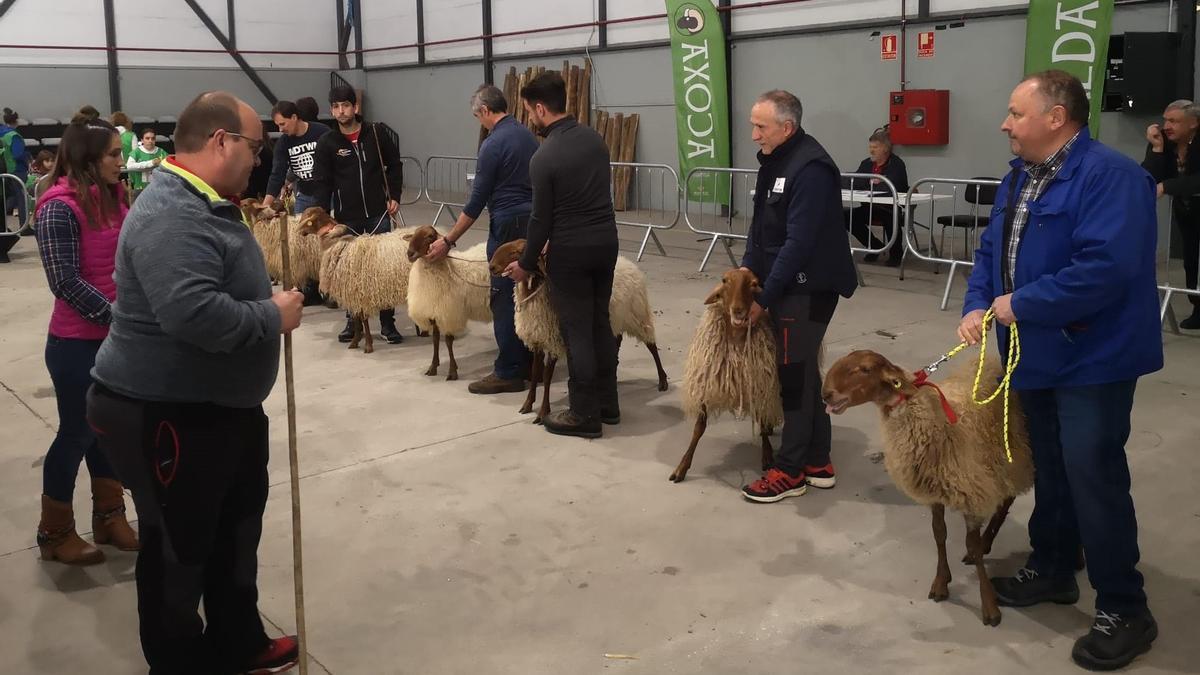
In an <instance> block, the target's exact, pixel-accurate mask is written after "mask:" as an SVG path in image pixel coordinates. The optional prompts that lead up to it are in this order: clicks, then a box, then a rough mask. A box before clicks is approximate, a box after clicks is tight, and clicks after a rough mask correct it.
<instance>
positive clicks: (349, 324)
mask: <svg viewBox="0 0 1200 675" xmlns="http://www.w3.org/2000/svg"><path fill="white" fill-rule="evenodd" d="M353 339H354V319H351V318H350V315H349V314H347V315H346V327H345V328H343V329H342V332H340V333H338V342H349V341H350V340H353Z"/></svg>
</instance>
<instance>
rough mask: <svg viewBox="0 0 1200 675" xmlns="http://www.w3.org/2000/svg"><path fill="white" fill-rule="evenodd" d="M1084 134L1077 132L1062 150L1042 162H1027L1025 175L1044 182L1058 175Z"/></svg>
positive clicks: (1081, 131) (1080, 131)
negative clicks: (1047, 178)
mask: <svg viewBox="0 0 1200 675" xmlns="http://www.w3.org/2000/svg"><path fill="white" fill-rule="evenodd" d="M1082 134H1083V130H1082V129H1080V130H1079V131H1077V132H1075V135H1074V136H1072V137H1071V138H1070V140H1068V141H1067V142H1066V143H1063V146H1062V147H1061V148H1059V149H1058V150H1056V151H1055V152H1054V154H1053V155H1050V156H1049V157H1047V158H1046V159H1045V160H1043V161H1041V162H1038V163H1034V162H1025V165H1024V167H1023V168H1024V170H1025V173H1027V174H1029V177H1030V178H1032V179H1033V180H1043V179H1045V178H1046V177H1048V176H1054V175H1055V174H1057V173H1058V172H1059V171H1060V170H1061V169H1062V167H1063V165H1064V164H1066V163H1067V156H1068V155H1070V154H1071V148H1072V147H1074V146H1075V141H1077V140H1079V137H1080V136H1081V135H1082Z"/></svg>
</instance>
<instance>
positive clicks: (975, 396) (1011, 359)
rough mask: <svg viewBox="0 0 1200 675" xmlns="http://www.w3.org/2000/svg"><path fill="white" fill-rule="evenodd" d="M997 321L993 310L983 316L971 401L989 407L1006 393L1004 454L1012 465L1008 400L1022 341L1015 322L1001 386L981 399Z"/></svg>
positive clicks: (955, 352) (951, 351)
mask: <svg viewBox="0 0 1200 675" xmlns="http://www.w3.org/2000/svg"><path fill="white" fill-rule="evenodd" d="M995 319H996V313H995V311H993V310H991V309H989V310H988V311H987V313H986V314H984V315H983V340H982V342H981V343H980V345H979V367H978V368H977V369H976V370H975V386H974V387H972V389H971V400H973V401H975V403H976V404H977V405H987V404H989V403H991V402H992V401H994V400H996V397H997V396H999V395H1000V393H1001V392H1004V454H1005V455H1006V456H1007V457H1008V462H1009V463H1010V464H1011V463H1012V461H1013V458H1012V447H1011V445H1010V443H1009V434H1008V400H1009V398H1010V396H1009V387H1010V386H1011V384H1012V374H1013V371H1015V370H1016V369H1017V364H1018V363H1020V361H1021V339H1020V337H1019V335H1018V334H1017V324H1016V322H1013V324H1012V325H1011V326H1009V332H1010V336H1009V340H1008V364H1007V366H1006V367H1005V369H1004V377H1003V378H1001V380H1000V384H999V385H998V386H997V387H996V391H993V392H992V393H991V395H990V396H988V397H987V398H985V399H983V400H980V399H979V382H980V380H982V379H983V366H984V362H985V361H986V360H987V335H988V330H989V329H990V328H991V324H992V322H993V321H995ZM966 346H967V343H965V342H964V343H962V344H960V345H959V346H957V347H955V348H954V349H952V350H950V354H949V356H953V355H954V354H957V353H958V352H960V351H962V350H963V349H964V348H966Z"/></svg>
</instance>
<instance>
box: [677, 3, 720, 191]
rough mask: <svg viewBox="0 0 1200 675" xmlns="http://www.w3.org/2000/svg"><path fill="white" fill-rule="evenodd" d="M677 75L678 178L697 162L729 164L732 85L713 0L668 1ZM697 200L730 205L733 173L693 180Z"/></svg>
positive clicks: (699, 165)
mask: <svg viewBox="0 0 1200 675" xmlns="http://www.w3.org/2000/svg"><path fill="white" fill-rule="evenodd" d="M666 2H667V20H668V21H669V22H670V33H671V69H672V70H673V71H674V77H675V131H676V136H677V138H678V143H679V179H680V181H686V177H687V174H688V172H689V171H691V170H692V169H694V168H696V167H721V168H725V167H728V166H729V87H728V82H727V81H726V77H725V35H724V33H723V32H722V30H721V20H720V17H719V16H718V15H717V10H716V8H715V7H714V6H713V4H712V2H711V0H693V1H691V2H687V1H685V0H666ZM687 189H688V195H689V196H690V197H691V198H692V199H696V200H699V201H703V202H704V203H709V204H722V205H728V204H729V176H728V175H727V174H722V175H720V176H718V177H717V179H716V180H713V179H708V180H697V181H691V182H690V183H689V185H688V187H687Z"/></svg>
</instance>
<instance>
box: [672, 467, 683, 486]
mask: <svg viewBox="0 0 1200 675" xmlns="http://www.w3.org/2000/svg"><path fill="white" fill-rule="evenodd" d="M685 477H687V474H686V473H679V470H678V469H676V470H675V472H674V473H672V474H671V482H672V483H682V482H683V479H684V478H685Z"/></svg>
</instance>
